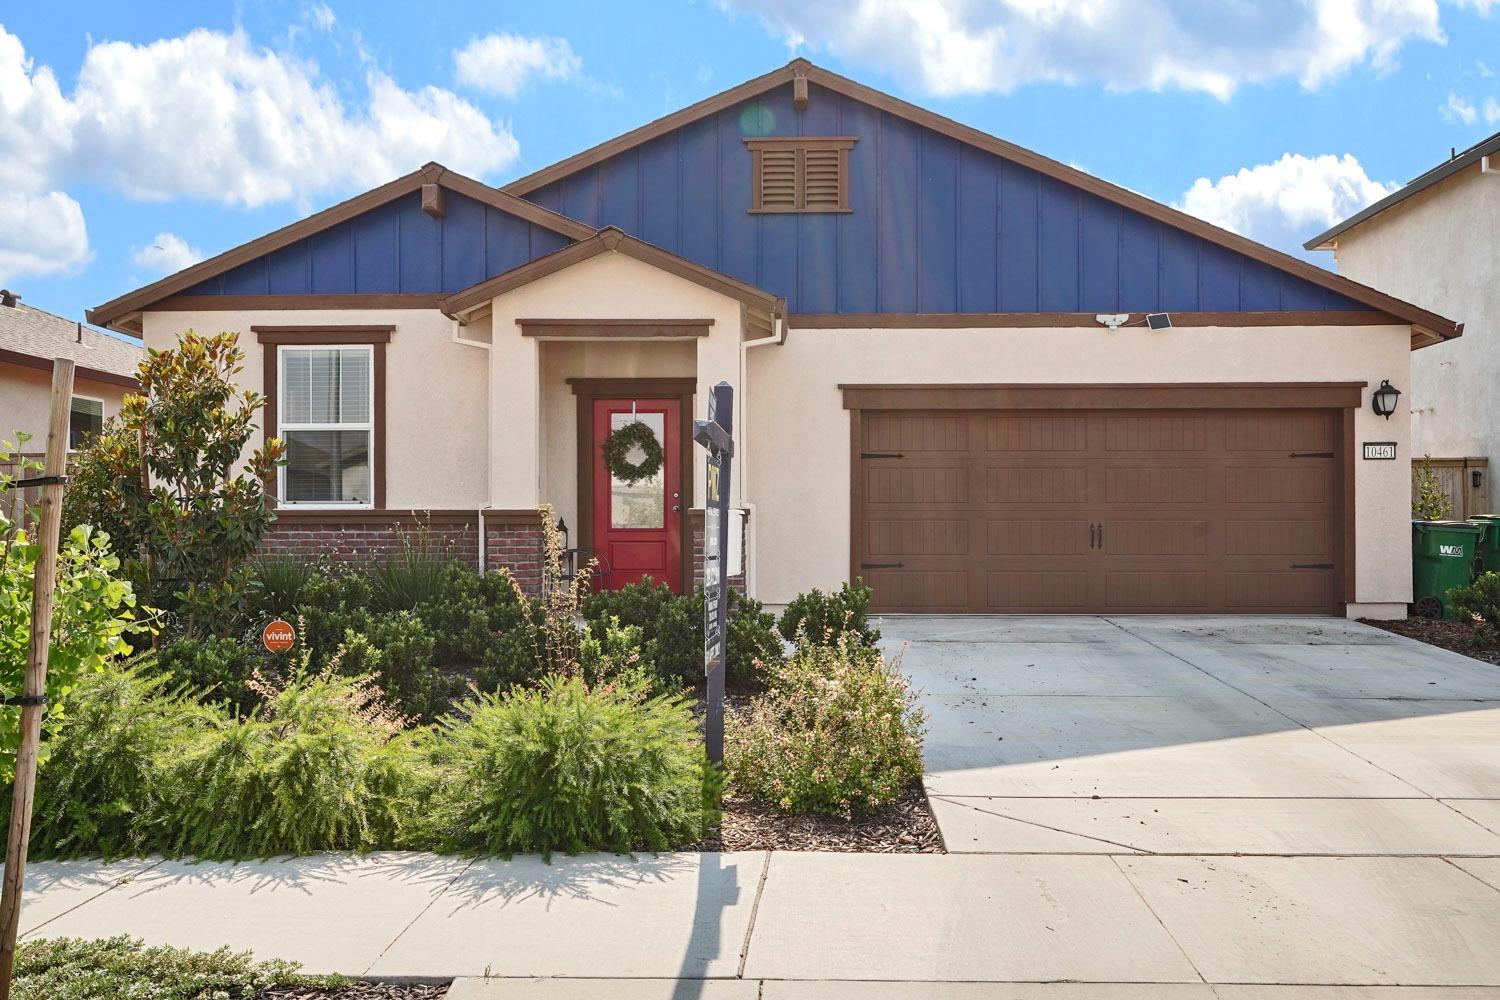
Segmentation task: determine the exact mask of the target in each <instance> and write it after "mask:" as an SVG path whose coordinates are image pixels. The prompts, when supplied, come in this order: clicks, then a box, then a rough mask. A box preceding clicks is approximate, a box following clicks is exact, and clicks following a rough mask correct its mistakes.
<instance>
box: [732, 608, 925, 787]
mask: <svg viewBox="0 0 1500 1000" xmlns="http://www.w3.org/2000/svg"><path fill="white" fill-rule="evenodd" d="M727 721H728V725H727V731H726V733H725V753H724V760H725V765H726V770H727V775H728V779H729V784H730V786H731V787H732V788H734V789H737V790H739V791H741V792H744V793H745V794H748V795H750V796H752V797H753V798H756V799H758V800H760V801H762V802H764V803H766V804H767V805H769V806H771V807H772V808H775V809H779V810H781V811H783V812H787V813H805V812H815V813H826V814H829V815H840V816H851V815H853V814H855V813H860V812H867V811H869V810H871V809H874V808H877V807H879V806H883V805H887V804H889V803H890V802H892V801H894V800H895V799H896V798H897V797H899V796H900V795H901V793H902V792H903V791H904V790H905V789H906V788H908V787H909V786H910V785H911V783H912V782H913V781H916V780H917V779H918V778H920V777H921V775H922V732H923V727H924V724H925V718H924V716H923V713H922V710H921V709H920V708H918V707H917V705H916V695H915V693H914V692H912V690H911V689H910V687H909V685H908V684H907V681H906V678H905V677H903V676H902V675H901V673H900V671H899V669H898V668H897V665H896V664H888V663H887V662H886V661H885V660H884V658H883V657H882V656H881V655H880V652H879V651H878V650H875V649H872V648H870V647H869V646H866V645H864V644H863V643H862V642H861V640H860V637H859V636H858V635H857V634H856V633H847V632H846V633H844V634H843V635H840V636H838V637H837V638H836V639H835V640H834V641H833V644H832V645H826V644H822V643H815V642H804V643H802V644H800V645H799V646H798V648H797V650H796V651H795V652H794V653H793V654H792V656H791V657H790V658H789V659H788V660H787V661H786V662H785V663H784V664H782V665H780V666H779V667H777V668H776V669H775V670H774V671H773V672H772V674H771V687H770V690H769V691H767V692H766V693H765V694H763V695H759V696H757V697H756V698H755V699H754V700H753V701H752V702H751V705H750V708H749V710H748V711H746V712H743V713H731V714H730V717H729V719H728V720H727Z"/></svg>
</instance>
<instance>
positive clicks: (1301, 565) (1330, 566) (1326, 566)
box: [1292, 563, 1333, 569]
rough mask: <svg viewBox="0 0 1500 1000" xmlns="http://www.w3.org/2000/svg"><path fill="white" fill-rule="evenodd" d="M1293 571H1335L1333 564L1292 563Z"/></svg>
mask: <svg viewBox="0 0 1500 1000" xmlns="http://www.w3.org/2000/svg"><path fill="white" fill-rule="evenodd" d="M1292 569H1333V563H1292Z"/></svg>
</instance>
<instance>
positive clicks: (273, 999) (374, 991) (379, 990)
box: [255, 983, 448, 1000]
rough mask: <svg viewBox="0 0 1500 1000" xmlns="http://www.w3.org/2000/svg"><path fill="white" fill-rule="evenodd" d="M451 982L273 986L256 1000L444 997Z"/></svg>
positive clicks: (428, 999)
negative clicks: (406, 984)
mask: <svg viewBox="0 0 1500 1000" xmlns="http://www.w3.org/2000/svg"><path fill="white" fill-rule="evenodd" d="M447 994H448V984H446V983H444V984H443V985H441V986H400V985H396V984H392V983H355V984H354V985H352V986H339V987H336V988H334V989H322V988H304V989H294V988H287V989H273V990H267V991H266V992H264V993H260V994H257V995H256V998H255V1000H440V998H442V997H444V996H447Z"/></svg>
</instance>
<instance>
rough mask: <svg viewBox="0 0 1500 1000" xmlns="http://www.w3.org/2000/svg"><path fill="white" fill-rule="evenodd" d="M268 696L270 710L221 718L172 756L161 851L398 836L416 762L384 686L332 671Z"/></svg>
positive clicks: (355, 843) (300, 678)
mask: <svg viewBox="0 0 1500 1000" xmlns="http://www.w3.org/2000/svg"><path fill="white" fill-rule="evenodd" d="M262 695H263V697H264V699H265V704H264V706H263V707H261V708H258V709H256V710H255V711H254V712H252V713H250V714H249V715H247V716H244V717H240V718H234V719H225V720H222V721H220V722H219V723H218V724H217V725H215V726H213V727H210V728H208V729H207V730H205V732H204V733H203V734H202V735H200V736H199V737H198V739H196V740H195V741H194V742H193V743H192V744H191V745H189V746H185V747H183V748H181V750H180V751H179V755H178V756H177V757H176V759H174V760H172V761H170V762H168V767H167V769H166V771H165V773H164V775H163V779H162V780H163V782H164V784H165V785H166V787H167V788H168V789H169V790H170V791H169V793H168V797H167V800H166V801H165V803H164V805H163V808H162V809H161V810H160V812H159V814H158V816H157V817H156V822H155V824H154V831H153V835H154V836H155V837H156V838H157V843H159V845H160V849H161V850H162V851H163V852H164V853H169V854H179V855H196V856H198V857H204V858H248V857H269V856H270V855H273V854H282V853H290V854H307V853H310V852H313V851H322V850H353V851H366V850H373V849H375V848H377V847H381V846H389V845H391V844H393V843H394V842H395V841H396V840H397V838H398V826H399V824H400V820H401V817H402V816H403V815H404V814H405V813H406V812H407V811H408V810H409V808H410V802H409V797H410V796H411V795H413V794H414V789H415V787H416V773H415V766H416V763H415V757H414V755H413V754H412V753H411V752H410V745H409V744H408V742H407V741H406V740H405V739H404V738H403V730H404V728H405V725H404V721H403V720H402V719H400V718H398V717H397V716H396V715H395V714H394V713H393V712H392V711H391V709H390V708H389V706H387V705H386V703H385V701H384V698H383V696H382V694H381V692H380V690H379V688H377V687H375V686H374V684H373V683H372V682H371V680H370V679H369V678H368V677H354V678H351V677H344V676H340V675H339V674H337V673H336V672H334V671H332V670H327V671H323V672H321V673H316V674H313V673H305V672H304V673H298V674H296V675H295V676H293V678H292V679H291V680H290V681H288V682H287V683H286V684H285V685H284V686H279V687H272V686H269V685H267V686H266V687H265V688H264V689H263V691H262Z"/></svg>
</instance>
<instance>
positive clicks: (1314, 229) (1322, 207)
mask: <svg viewBox="0 0 1500 1000" xmlns="http://www.w3.org/2000/svg"><path fill="white" fill-rule="evenodd" d="M1398 186H1399V185H1396V184H1385V183H1382V182H1380V181H1377V180H1372V179H1371V178H1370V177H1369V175H1367V174H1366V173H1365V168H1364V167H1363V166H1362V165H1361V164H1360V162H1359V160H1357V159H1355V158H1354V157H1353V156H1352V155H1350V154H1348V153H1345V154H1344V155H1343V156H1334V155H1332V154H1324V155H1322V156H1311V157H1309V156H1303V155H1302V154H1300V153H1286V154H1284V155H1283V156H1282V157H1281V159H1279V160H1277V161H1275V162H1274V163H1262V164H1259V165H1257V166H1254V167H1242V168H1241V169H1240V170H1239V171H1238V172H1237V173H1233V174H1229V175H1227V176H1224V177H1220V178H1219V179H1218V180H1217V181H1211V180H1209V179H1208V178H1207V177H1200V178H1198V179H1197V180H1196V181H1194V182H1193V186H1192V187H1191V188H1189V189H1188V191H1187V192H1186V193H1185V194H1184V195H1183V196H1182V198H1181V199H1180V200H1179V201H1178V202H1177V207H1178V208H1180V209H1182V210H1183V211H1185V212H1187V213H1189V214H1191V215H1196V216H1197V217H1198V218H1200V219H1203V220H1205V221H1207V222H1211V223H1213V224H1214V225H1216V226H1221V227H1223V228H1224V229H1229V230H1232V231H1234V232H1236V233H1239V234H1241V235H1242V236H1248V237H1250V238H1251V239H1254V240H1258V241H1260V242H1261V243H1265V244H1266V245H1268V246H1272V247H1276V248H1277V249H1279V250H1285V251H1287V252H1288V253H1296V252H1300V248H1301V245H1302V242H1303V241H1304V240H1306V239H1308V238H1310V237H1312V236H1315V235H1316V234H1317V233H1319V232H1321V231H1322V230H1324V229H1327V228H1328V227H1329V226H1332V225H1334V224H1335V223H1337V222H1341V221H1343V220H1344V219H1346V218H1348V217H1349V216H1351V215H1353V214H1354V213H1355V212H1358V211H1359V210H1360V209H1362V208H1364V207H1365V206H1366V205H1369V204H1371V203H1372V202H1375V201H1378V200H1380V199H1381V198H1384V197H1385V196H1386V195H1387V194H1389V193H1390V192H1392V191H1394V190H1395V189H1396V188H1397V187H1398Z"/></svg>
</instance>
